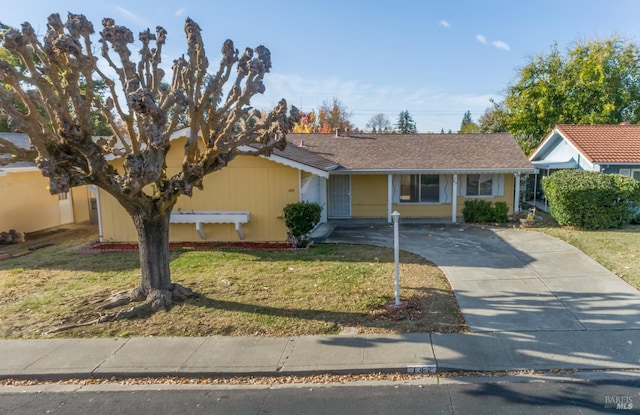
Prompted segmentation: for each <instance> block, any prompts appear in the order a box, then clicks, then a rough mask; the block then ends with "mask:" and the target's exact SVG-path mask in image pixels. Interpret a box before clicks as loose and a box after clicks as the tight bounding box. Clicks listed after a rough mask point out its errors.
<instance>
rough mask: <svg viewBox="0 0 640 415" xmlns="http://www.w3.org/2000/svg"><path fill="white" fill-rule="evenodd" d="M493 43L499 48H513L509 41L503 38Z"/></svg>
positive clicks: (507, 49)
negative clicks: (504, 40)
mask: <svg viewBox="0 0 640 415" xmlns="http://www.w3.org/2000/svg"><path fill="white" fill-rule="evenodd" d="M491 44H492V45H493V46H495V47H496V48H498V49H502V50H506V51H509V50H511V47H510V46H509V44H508V43H507V42H503V41H502V40H494V41H493V42H491Z"/></svg>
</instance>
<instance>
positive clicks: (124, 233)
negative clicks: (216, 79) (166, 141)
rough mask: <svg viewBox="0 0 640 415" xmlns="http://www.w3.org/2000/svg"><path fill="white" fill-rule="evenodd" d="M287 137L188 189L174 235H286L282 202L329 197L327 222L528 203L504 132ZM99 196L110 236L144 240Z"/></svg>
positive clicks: (523, 161)
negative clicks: (472, 204) (471, 203)
mask: <svg viewBox="0 0 640 415" xmlns="http://www.w3.org/2000/svg"><path fill="white" fill-rule="evenodd" d="M182 135H183V136H182V137H176V139H175V143H174V144H173V145H172V150H171V151H170V152H169V155H168V158H167V173H168V174H172V173H174V172H177V171H178V169H179V168H180V165H181V162H182V154H181V149H182V148H183V146H182V144H183V143H182V142H183V141H184V140H185V137H184V135H185V134H184V133H182ZM287 142H288V145H287V147H286V148H285V149H284V150H283V151H275V152H274V153H273V155H272V156H270V157H253V156H238V157H237V158H236V159H235V160H233V161H232V162H230V163H229V165H228V166H227V167H225V168H223V169H222V170H219V171H217V172H214V173H212V174H210V175H208V176H206V177H205V180H204V190H203V191H195V192H194V195H193V196H192V197H191V198H189V197H181V198H180V199H179V200H178V203H177V204H176V206H175V208H174V211H173V214H172V222H173V223H172V225H171V228H170V238H171V240H173V241H197V240H209V241H233V240H238V239H239V238H241V239H244V240H246V241H284V240H285V239H286V234H287V230H286V227H285V225H284V220H283V208H284V206H285V205H287V204H289V203H294V202H299V201H309V202H318V203H319V204H320V205H321V206H323V208H324V209H323V212H322V219H321V221H322V222H326V221H328V220H332V219H352V218H353V219H383V220H387V221H391V213H392V212H394V211H398V212H399V213H400V214H401V217H402V218H446V219H448V220H451V221H452V222H456V221H457V220H458V218H459V217H460V216H461V212H462V208H463V206H464V199H465V198H482V199H487V200H490V201H492V202H499V201H501V202H506V203H507V205H508V206H509V210H510V211H511V212H513V211H518V210H519V209H520V207H519V203H520V201H519V197H518V195H519V193H520V192H519V186H520V180H519V177H520V175H523V174H531V173H533V171H534V167H533V165H532V164H531V163H530V162H529V160H528V159H527V157H526V156H525V155H524V153H523V152H522V150H521V149H520V147H519V146H518V144H517V143H516V141H515V140H514V138H513V137H512V136H511V135H510V134H506V133H504V134H502V133H501V134H410V135H403V134H351V135H348V134H346V135H345V134H289V135H288V136H287ZM174 149H175V150H174ZM118 163H121V161H118V160H114V166H115V167H116V168H118ZM99 206H100V209H99V211H100V213H99V214H100V223H101V235H102V237H103V239H104V240H108V241H109V240H110V241H134V240H136V233H135V229H134V227H133V225H132V223H131V220H130V219H129V218H128V216H127V214H126V213H125V212H124V210H123V209H122V208H121V207H120V206H119V205H118V204H117V202H116V201H115V200H114V199H113V198H111V196H110V195H108V194H107V193H106V192H103V191H100V192H99Z"/></svg>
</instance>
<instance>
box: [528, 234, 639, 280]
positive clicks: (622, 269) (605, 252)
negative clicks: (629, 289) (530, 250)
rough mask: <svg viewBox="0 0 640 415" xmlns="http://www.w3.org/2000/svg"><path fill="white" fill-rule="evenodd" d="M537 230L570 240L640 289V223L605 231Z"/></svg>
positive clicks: (572, 243) (569, 241)
mask: <svg viewBox="0 0 640 415" xmlns="http://www.w3.org/2000/svg"><path fill="white" fill-rule="evenodd" d="M537 230H540V231H542V232H545V233H547V234H549V235H551V236H555V237H556V238H558V239H561V240H563V241H565V242H568V243H570V244H571V245H573V246H575V247H576V248H578V249H580V250H582V252H584V253H585V254H587V255H589V256H590V257H591V258H593V259H595V260H596V261H598V262H599V263H600V264H602V265H604V266H605V267H607V268H608V269H610V270H611V271H612V272H613V273H615V274H616V275H618V276H619V277H621V278H622V279H624V280H625V281H627V282H628V283H629V284H631V285H633V286H634V287H636V289H640V226H638V225H632V226H628V227H627V228H625V229H616V230H601V231H584V230H579V229H575V228H560V227H544V228H537Z"/></svg>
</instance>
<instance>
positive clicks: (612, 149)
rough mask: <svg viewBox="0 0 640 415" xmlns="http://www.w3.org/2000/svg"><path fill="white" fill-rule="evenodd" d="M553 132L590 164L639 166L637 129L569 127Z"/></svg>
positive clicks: (557, 127)
mask: <svg viewBox="0 0 640 415" xmlns="http://www.w3.org/2000/svg"><path fill="white" fill-rule="evenodd" d="M556 129H557V130H558V131H559V132H560V134H562V136H563V137H565V138H566V139H567V140H568V141H569V142H570V143H571V144H573V145H574V146H575V147H576V148H577V149H578V151H580V152H581V153H582V154H583V155H584V156H585V157H586V158H587V159H588V160H589V162H591V163H640V125H615V124H614V125H569V124H559V125H557V126H556Z"/></svg>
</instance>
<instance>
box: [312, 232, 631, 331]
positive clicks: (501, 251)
mask: <svg viewBox="0 0 640 415" xmlns="http://www.w3.org/2000/svg"><path fill="white" fill-rule="evenodd" d="M326 226H327V228H325V235H326V238H324V242H325V243H347V244H348V243H353V244H370V245H377V246H387V247H393V225H392V224H388V223H379V222H378V223H363V222H349V221H344V222H339V223H331V224H329V225H326ZM399 226H400V249H402V250H406V251H409V252H413V253H415V254H418V255H421V256H423V257H424V258H426V259H427V260H429V261H431V262H433V263H434V264H436V265H437V266H439V267H440V268H441V269H442V270H443V272H444V273H445V275H446V276H447V278H448V280H449V282H450V284H451V286H452V288H453V290H454V292H455V296H456V298H457V300H458V303H459V305H460V308H461V310H462V313H463V314H464V317H465V319H466V321H467V324H468V325H469V327H470V329H471V331H473V332H514V331H585V330H619V329H626V330H629V329H640V292H639V291H638V290H636V289H635V288H633V287H632V286H631V285H629V284H627V283H626V282H625V281H623V280H622V279H620V278H619V277H618V276H616V275H615V274H613V273H612V272H610V271H609V270H607V269H606V268H605V267H603V266H602V265H600V264H598V263H597V262H596V261H594V260H593V259H591V258H590V257H588V256H587V255H586V254H584V253H583V252H582V251H580V250H578V249H577V248H575V247H573V246H571V245H569V244H567V243H565V242H562V241H560V240H558V239H556V238H553V237H551V236H548V235H546V234H544V233H541V232H536V231H527V230H520V229H512V228H506V227H491V226H479V225H467V224H458V225H456V224H433V223H430V224H425V223H402V220H401V223H400V225H399ZM390 278H393V276H390ZM400 278H401V279H402V275H401V276H400Z"/></svg>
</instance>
